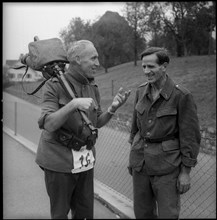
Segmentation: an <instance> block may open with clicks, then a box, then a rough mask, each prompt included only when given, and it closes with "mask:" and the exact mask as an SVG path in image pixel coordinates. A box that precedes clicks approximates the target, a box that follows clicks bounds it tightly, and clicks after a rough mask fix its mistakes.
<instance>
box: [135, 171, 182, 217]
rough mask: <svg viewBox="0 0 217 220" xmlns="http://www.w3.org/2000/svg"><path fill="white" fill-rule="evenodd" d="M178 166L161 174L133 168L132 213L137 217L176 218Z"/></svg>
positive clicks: (177, 207) (178, 202) (177, 214)
mask: <svg viewBox="0 0 217 220" xmlns="http://www.w3.org/2000/svg"><path fill="white" fill-rule="evenodd" d="M178 175H179V168H177V169H176V170H174V171H173V172H171V173H169V174H167V175H162V176H149V175H148V174H147V173H146V171H145V169H143V170H142V171H141V172H137V171H135V170H133V173H132V176H133V193H134V213H135V216H136V218H137V219H154V218H165V219H178V218H179V212H180V194H179V193H178V191H177V187H176V183H177V178H178Z"/></svg>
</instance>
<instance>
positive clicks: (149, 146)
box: [129, 76, 201, 175]
mask: <svg viewBox="0 0 217 220" xmlns="http://www.w3.org/2000/svg"><path fill="white" fill-rule="evenodd" d="M151 100H152V99H151V93H150V84H149V83H145V84H142V85H141V86H139V87H138V88H137V91H136V97H135V103H134V113H133V120H132V126H131V134H130V142H131V143H132V146H131V151H130V156H129V168H133V169H136V170H137V171H140V170H141V169H142V167H143V166H144V167H145V169H146V171H147V173H148V174H149V175H163V174H167V173H169V172H171V171H173V170H174V169H175V168H176V167H178V166H179V165H180V164H181V163H182V164H183V165H185V166H187V167H194V166H195V165H196V163H197V155H198V153H199V146H200V139H201V136H200V129H199V122H198V117H197V107H196V104H195V102H194V100H193V97H192V94H191V93H190V92H189V91H188V90H187V89H185V88H183V87H182V86H180V85H178V84H175V83H174V82H173V80H172V79H171V78H170V77H169V76H167V80H166V83H165V85H164V87H163V88H162V90H161V92H160V96H159V98H158V99H156V100H155V101H154V102H152V101H151Z"/></svg>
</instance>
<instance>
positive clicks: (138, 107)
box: [135, 100, 147, 115]
mask: <svg viewBox="0 0 217 220" xmlns="http://www.w3.org/2000/svg"><path fill="white" fill-rule="evenodd" d="M146 108H147V104H146V103H145V102H143V100H139V101H138V102H137V104H136V107H135V109H136V111H137V112H139V113H140V114H141V115H142V114H143V113H144V111H145V109H146Z"/></svg>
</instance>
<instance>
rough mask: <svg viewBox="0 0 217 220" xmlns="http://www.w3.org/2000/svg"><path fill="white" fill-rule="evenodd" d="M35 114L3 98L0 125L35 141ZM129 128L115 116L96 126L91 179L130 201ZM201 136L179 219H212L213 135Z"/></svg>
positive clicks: (29, 107)
mask: <svg viewBox="0 0 217 220" xmlns="http://www.w3.org/2000/svg"><path fill="white" fill-rule="evenodd" d="M36 107H37V106H36ZM39 115H40V108H39V107H38V108H37V109H35V107H33V106H32V105H31V104H29V103H25V102H19V101H16V102H11V101H7V100H3V125H4V126H7V127H9V128H10V129H12V130H14V131H15V133H16V134H20V135H22V136H24V137H25V138H27V139H28V140H30V141H32V142H33V143H36V144H37V143H38V140H39V136H40V133H41V131H40V130H39V129H38V125H37V119H38V117H39ZM129 131H130V128H129V125H128V124H126V123H125V122H123V121H120V120H115V119H113V120H111V121H110V122H109V123H108V124H107V125H106V126H104V127H103V128H101V129H99V138H98V140H97V143H96V166H95V179H97V180H99V181H100V182H102V183H104V184H105V185H107V186H108V187H110V188H112V189H113V190H114V191H115V192H117V193H119V194H121V195H123V197H125V198H127V199H129V201H132V200H133V185H132V177H131V175H130V174H129V173H128V169H127V166H128V159H129V152H130V145H129V144H128V138H129ZM201 135H202V142H201V147H200V153H199V155H198V164H197V165H196V167H195V168H193V169H192V172H191V180H192V182H191V189H190V190H189V191H188V192H187V193H185V194H183V195H182V196H181V214H180V218H216V134H208V133H207V132H204V130H203V131H201Z"/></svg>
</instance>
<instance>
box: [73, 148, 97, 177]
mask: <svg viewBox="0 0 217 220" xmlns="http://www.w3.org/2000/svg"><path fill="white" fill-rule="evenodd" d="M72 155H73V167H74V168H73V169H72V170H71V172H72V173H80V172H83V171H86V170H89V169H92V168H93V166H94V161H95V158H94V156H93V152H92V150H87V149H86V147H82V148H81V150H80V151H74V150H73V149H72Z"/></svg>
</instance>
